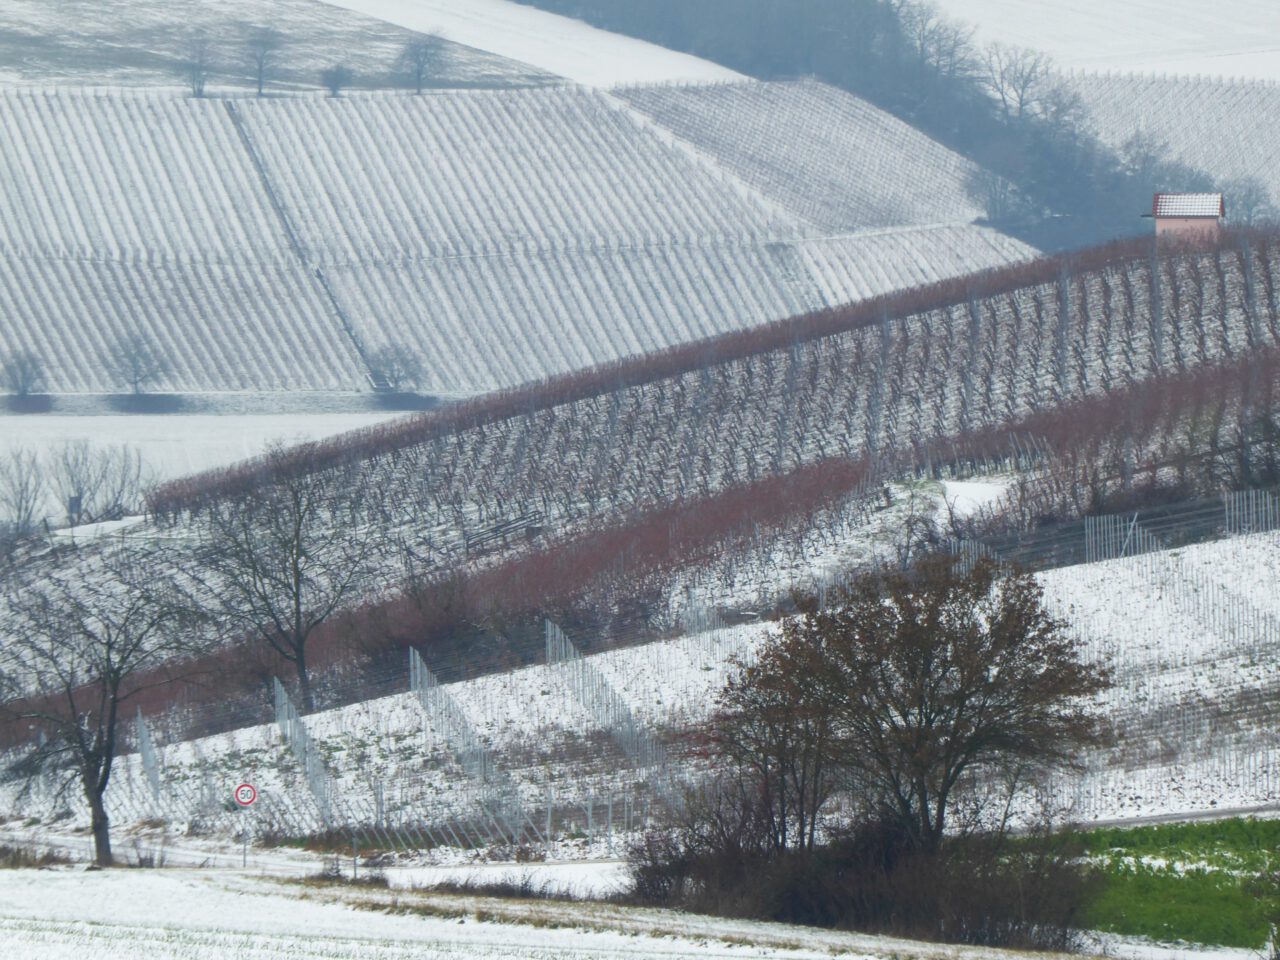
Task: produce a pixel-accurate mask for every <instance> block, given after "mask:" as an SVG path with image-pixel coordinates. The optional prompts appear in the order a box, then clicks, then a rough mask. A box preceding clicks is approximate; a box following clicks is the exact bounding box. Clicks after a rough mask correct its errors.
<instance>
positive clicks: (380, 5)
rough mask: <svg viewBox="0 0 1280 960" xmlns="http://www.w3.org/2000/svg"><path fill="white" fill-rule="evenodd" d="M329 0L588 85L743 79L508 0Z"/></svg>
mask: <svg viewBox="0 0 1280 960" xmlns="http://www.w3.org/2000/svg"><path fill="white" fill-rule="evenodd" d="M327 2H328V3H329V4H330V5H332V6H335V7H342V8H343V9H346V10H354V11H355V12H357V13H360V14H362V15H364V16H367V17H375V18H377V19H379V20H386V21H387V22H388V23H394V24H397V25H399V26H401V27H407V28H408V29H410V30H415V31H418V32H419V33H440V34H443V35H444V36H446V37H448V38H449V39H450V40H452V41H454V42H456V43H462V44H466V45H467V46H469V47H475V48H477V49H480V50H485V51H488V52H489V53H494V54H497V55H498V56H500V57H504V58H506V59H509V60H516V61H520V62H522V63H527V64H530V65H532V66H534V67H536V68H538V69H539V70H543V71H546V72H547V73H554V74H557V75H559V76H562V77H566V78H567V79H569V80H573V81H574V82H576V83H585V84H590V85H592V86H602V87H608V86H613V85H615V84H619V83H660V82H665V81H693V82H702V81H717V80H741V79H743V77H742V75H741V74H738V73H735V72H734V71H732V70H729V69H727V68H726V67H721V66H719V65H718V64H714V63H710V62H708V61H706V60H700V59H698V58H697V57H691V56H689V55H688V54H684V53H677V52H676V51H674V50H668V49H666V48H665V47H659V46H656V45H655V44H652V43H645V42H644V41H643V40H634V39H632V38H630V37H624V36H622V35H620V34H617V33H609V32H607V31H605V30H597V29H596V28H595V27H591V26H588V25H587V24H585V23H583V22H582V21H581V20H573V19H570V18H568V17H561V16H557V15H556V14H553V13H546V12H544V11H542V10H535V9H534V8H532V7H526V6H522V5H520V4H518V3H512V2H510V0H327Z"/></svg>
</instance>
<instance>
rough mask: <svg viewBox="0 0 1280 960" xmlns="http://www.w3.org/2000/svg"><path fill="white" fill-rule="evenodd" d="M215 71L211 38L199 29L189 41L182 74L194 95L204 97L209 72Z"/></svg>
mask: <svg viewBox="0 0 1280 960" xmlns="http://www.w3.org/2000/svg"><path fill="white" fill-rule="evenodd" d="M212 71H213V63H212V52H211V49H210V46H209V38H208V37H207V36H205V35H204V33H202V32H199V31H197V32H196V33H193V34H192V35H191V38H190V40H188V42H187V57H186V59H185V60H183V62H182V75H183V77H184V78H185V79H186V81H187V87H188V88H189V89H190V90H191V95H192V96H193V97H203V96H204V88H205V85H206V84H207V83H208V82H209V74H210V73H211V72H212Z"/></svg>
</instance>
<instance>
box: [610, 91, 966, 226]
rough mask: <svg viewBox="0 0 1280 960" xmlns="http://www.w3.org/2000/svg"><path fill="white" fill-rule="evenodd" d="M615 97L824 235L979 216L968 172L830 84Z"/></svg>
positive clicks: (955, 158)
mask: <svg viewBox="0 0 1280 960" xmlns="http://www.w3.org/2000/svg"><path fill="white" fill-rule="evenodd" d="M617 95H618V96H620V97H621V98H623V99H625V100H626V101H627V102H628V103H630V104H631V105H632V106H634V107H635V108H636V109H638V110H640V111H641V112H642V113H644V114H646V115H647V116H650V117H652V118H653V119H654V120H655V121H656V122H658V123H659V124H661V125H662V126H663V127H665V128H667V129H669V130H671V131H673V132H674V133H675V134H676V135H677V136H679V137H681V138H683V139H685V140H687V141H688V142H690V143H692V144H694V145H695V146H696V147H697V148H698V149H700V150H702V151H705V152H706V153H707V154H708V155H709V156H711V157H713V158H714V159H715V161H716V163H717V164H719V165H721V166H723V167H724V168H726V169H728V170H730V171H732V172H733V173H734V174H735V175H736V176H738V177H740V178H741V179H742V180H743V181H745V182H746V183H748V184H750V185H751V186H752V187H753V188H755V189H757V190H759V191H760V192H761V193H763V194H765V195H766V196H768V197H769V198H770V199H772V200H775V201H777V202H778V203H780V204H781V205H782V206H783V207H784V208H785V209H786V210H788V211H790V212H791V213H793V214H794V215H796V216H797V217H800V218H802V219H804V220H805V221H807V222H809V223H812V224H814V225H815V226H818V227H820V228H821V229H823V230H828V231H834V232H846V231H849V230H858V229H866V228H874V227H886V226H896V225H900V224H903V223H918V224H931V223H968V222H971V221H973V220H975V219H977V218H978V217H980V216H982V210H981V208H980V207H979V205H977V204H975V203H974V202H973V201H972V200H970V199H969V197H968V194H967V192H966V190H965V179H966V177H967V176H970V175H972V174H974V173H976V172H977V168H976V167H975V166H974V165H973V164H972V163H970V162H969V161H968V160H966V159H964V158H963V157H961V156H960V155H959V154H957V153H955V152H953V151H951V150H948V149H947V148H946V147H944V146H942V145H941V144H939V143H937V142H936V141H934V140H930V139H929V138H928V137H926V136H925V135H924V134H922V133H921V132H920V131H918V130H916V129H915V128H914V127H911V126H908V125H907V124H905V123H903V122H902V121H901V120H898V119H897V118H896V117H894V116H892V115H890V114H888V113H885V112H884V111H883V110H878V109H876V108H875V107H873V106H872V105H871V104H869V103H867V102H866V101H865V100H860V99H858V98H857V97H855V96H853V95H852V94H847V93H844V92H842V91H840V90H836V89H834V88H832V87H829V86H826V85H824V84H820V83H816V82H813V81H801V82H796V83H768V84H762V83H727V84H716V85H709V86H673V85H665V86H647V87H638V88H633V89H627V90H620V91H617Z"/></svg>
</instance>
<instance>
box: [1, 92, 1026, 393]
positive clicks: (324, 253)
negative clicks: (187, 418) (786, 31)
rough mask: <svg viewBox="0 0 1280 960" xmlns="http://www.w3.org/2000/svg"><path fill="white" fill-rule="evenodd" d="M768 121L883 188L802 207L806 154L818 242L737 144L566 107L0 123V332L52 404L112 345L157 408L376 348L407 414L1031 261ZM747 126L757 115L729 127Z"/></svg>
mask: <svg viewBox="0 0 1280 960" xmlns="http://www.w3.org/2000/svg"><path fill="white" fill-rule="evenodd" d="M697 89H698V90H699V91H701V93H698V92H689V93H685V94H684V96H685V97H693V98H695V99H696V98H697V97H699V96H701V95H703V94H705V95H706V96H707V97H710V98H712V99H713V100H715V99H717V98H718V96H719V94H718V93H717V90H718V88H716V87H703V88H697ZM779 96H780V97H781V98H782V102H787V101H788V100H789V99H794V98H796V97H801V98H802V99H803V100H804V104H798V105H797V108H798V107H799V106H801V105H804V106H806V107H808V106H813V105H815V104H818V103H828V104H830V105H831V108H832V110H835V111H837V113H839V111H845V112H846V113H847V112H848V111H850V110H853V111H854V112H855V113H857V114H858V115H859V116H861V117H862V120H863V121H864V123H863V126H862V127H860V128H859V129H861V130H862V133H861V137H862V138H864V139H866V140H867V141H868V142H869V143H872V144H874V148H873V149H874V151H878V154H877V155H880V154H882V155H883V157H888V158H896V159H891V160H890V162H883V161H882V160H877V162H876V163H875V164H870V161H869V160H867V156H868V155H869V154H870V153H871V152H872V151H867V153H866V154H865V155H864V156H863V160H862V161H860V164H861V166H860V167H859V172H858V175H857V176H844V177H841V178H837V179H835V180H833V181H830V182H824V181H816V182H815V181H813V180H812V178H811V176H810V174H811V172H812V171H813V170H814V169H815V168H816V167H817V165H818V164H819V163H820V158H821V156H822V155H823V153H824V151H825V152H826V153H829V154H830V162H831V165H832V166H840V165H847V164H848V162H849V160H848V157H847V156H846V153H847V150H846V146H847V144H846V145H845V146H842V145H841V143H838V142H835V141H831V140H830V139H822V138H821V137H817V136H816V135H815V136H814V141H815V143H816V144H817V145H818V146H816V147H815V148H814V149H813V150H811V151H810V152H809V153H808V154H807V155H806V156H805V157H803V158H801V159H797V160H796V161H795V166H794V167H793V168H790V172H791V173H792V174H794V177H795V179H797V180H798V181H801V182H803V183H805V184H806V185H805V186H804V187H803V190H802V192H803V193H804V195H805V197H806V203H808V204H809V205H810V208H812V205H813V204H814V203H815V202H816V201H817V200H818V199H819V198H820V195H821V194H822V193H824V192H825V193H826V194H827V195H828V196H829V199H830V203H831V205H832V208H833V209H838V210H840V211H841V216H840V218H839V219H840V221H841V223H842V224H843V226H842V229H841V231H840V232H838V233H837V235H835V236H832V235H831V229H830V225H823V226H821V227H820V226H819V225H818V224H815V222H813V219H818V218H813V219H809V218H808V217H807V216H805V215H801V214H799V213H793V212H789V211H788V209H787V204H786V203H785V202H779V201H778V200H777V199H775V197H774V194H778V195H779V197H780V198H781V187H780V181H779V180H777V179H775V180H773V181H771V182H770V183H768V184H762V185H760V186H758V187H757V186H756V185H754V184H749V183H747V182H744V179H743V178H741V177H740V176H739V171H740V169H742V167H743V164H742V163H740V162H739V159H738V158H739V157H740V156H742V155H744V154H747V155H749V154H750V153H751V152H752V151H753V150H754V149H755V148H754V147H753V146H752V144H753V143H755V142H756V141H761V140H763V138H764V136H765V135H764V132H763V131H764V129H765V127H766V126H767V124H765V123H764V121H760V122H757V123H754V124H752V125H749V126H746V127H744V128H743V130H742V132H741V136H740V139H739V141H738V144H737V146H736V147H734V146H733V144H732V143H730V142H728V139H727V138H726V137H725V135H724V133H722V134H721V141H722V142H721V150H720V154H719V155H718V156H717V155H708V154H705V153H703V152H700V151H699V150H697V149H694V148H693V147H691V146H690V145H689V144H687V143H685V142H684V141H681V140H679V139H678V138H677V137H676V136H675V135H674V134H673V133H672V132H671V131H667V130H664V129H662V128H660V127H659V126H657V125H656V124H655V123H653V122H652V121H650V120H647V119H644V118H643V117H641V116H640V115H639V114H637V113H636V112H635V111H634V110H633V109H632V108H630V107H628V106H626V105H623V104H621V103H619V102H618V101H617V100H615V99H613V98H612V97H609V96H607V95H604V94H600V93H597V92H595V91H592V90H590V89H587V88H583V87H559V88H552V89H539V90H508V91H485V92H479V91H472V92H458V91H454V92H450V93H438V94H434V95H429V96H422V97H412V96H398V95H368V96H354V97H347V98H343V99H341V100H333V99H320V98H306V97H302V98H278V99H263V100H258V99H252V98H250V99H244V100H220V101H215V100H195V99H189V98H179V97H175V96H172V95H143V94H134V95H105V94H68V93H57V94H49V93H9V94H3V95H0V121H3V123H4V125H5V127H6V128H11V129H14V130H17V131H20V132H21V136H18V137H11V138H5V139H4V141H3V142H2V143H0V163H3V164H4V166H5V167H6V168H7V169H10V170H14V171H19V172H20V173H21V175H20V176H15V177H12V178H8V179H6V180H4V181H3V182H0V203H3V206H4V208H5V210H6V211H7V212H8V213H7V215H6V217H5V218H4V220H3V223H0V330H2V331H3V332H4V336H5V341H6V344H9V345H12V347H19V348H26V349H28V350H31V351H33V352H35V353H36V354H37V355H39V356H40V357H42V358H43V360H44V362H45V364H46V365H47V368H48V384H47V389H48V390H49V392H52V393H106V392H111V391H113V390H118V389H120V386H121V385H120V384H119V383H118V382H113V380H112V378H111V377H110V375H109V373H108V369H107V364H106V363H105V362H104V357H105V356H106V355H107V354H108V353H109V351H110V349H111V346H112V343H113V342H114V341H115V340H116V339H117V338H119V337H121V336H124V335H128V334H139V335H142V336H143V337H145V338H147V339H148V340H150V341H151V342H153V343H154V344H155V345H156V346H157V348H158V349H159V350H160V352H161V353H162V354H163V355H164V357H165V358H166V359H167V360H168V366H169V370H168V372H167V374H166V376H165V377H163V378H162V379H161V380H160V381H158V382H156V383H154V384H151V385H150V386H151V389H155V390H161V391H178V392H209V391H219V390H233V391H244V390H251V391H271V390H276V391H285V390H359V389H361V388H362V387H365V388H367V386H368V384H369V380H370V368H369V366H368V363H367V360H368V356H369V353H370V351H372V350H375V349H377V348H379V347H382V346H383V345H385V344H388V343H403V344H406V345H408V346H410V347H413V348H415V349H417V350H418V351H419V352H420V353H421V354H422V356H423V359H424V361H425V364H426V376H425V379H424V382H423V383H422V384H421V389H422V390H424V391H425V392H429V393H441V394H470V393H476V392H483V391H488V390H493V389H497V388H502V387H508V386H512V385H515V384H518V383H523V382H526V381H529V380H534V379H538V378H541V377H546V376H550V375H553V374H557V373H564V372H567V371H571V370H574V369H578V368H581V367H584V366H590V365H593V364H599V363H603V362H608V361H611V360H615V359H618V358H621V357H624V356H628V355H631V354H637V353H642V352H646V351H651V350H660V349H662V348H664V347H669V346H672V345H675V344H679V343H683V342H687V341H688V340H690V339H696V338H700V337H705V336H709V335H713V334H717V333H723V332H726V331H731V330H739V329H743V328H746V327H751V326H754V325H757V324H762V323H766V322H768V321H772V320H778V319H781V318H783V317H787V316H790V315H794V314H799V313H805V312H808V311H812V310H816V309H821V308H823V307H827V306H833V305H836V304H839V303H843V302H847V301H849V300H854V299H862V298H865V297H870V296H874V295H876V294H880V293H885V292H888V291H892V290H897V289H902V288H906V287H910V286H914V285H917V284H921V283H928V282H931V281H934V280H939V279H943V278H946V277H950V276H954V275H956V274H963V273H968V272H973V271H977V270H982V269H987V268H990V267H995V266H1000V265H1003V264H1006V263H1009V262H1013V261H1016V260H1020V259H1024V258H1026V257H1028V256H1029V255H1030V254H1031V253H1032V251H1031V250H1030V249H1029V248H1027V247H1026V246H1025V245H1023V244H1020V243H1018V242H1016V241H1013V240H1010V239H1008V238H1006V237H1004V236H1002V235H1000V234H997V233H995V232H994V231H990V230H987V229H985V228H982V227H978V226H974V225H972V224H971V223H970V222H969V220H970V219H971V218H972V217H971V215H972V214H973V213H974V211H973V210H972V209H970V208H969V207H968V206H967V205H966V204H967V201H964V200H963V199H962V197H963V192H962V190H961V186H960V184H959V183H958V181H957V176H958V174H957V171H960V170H963V169H965V165H964V163H963V161H961V160H959V158H957V157H955V155H954V154H951V153H950V152H949V151H945V150H943V149H942V148H941V147H937V146H936V145H934V144H931V143H930V141H927V140H925V139H924V138H922V137H920V136H919V135H918V134H915V133H914V132H911V131H909V128H905V127H902V125H901V124H898V123H897V122H896V121H889V120H887V119H884V118H883V116H882V115H880V114H878V113H877V112H876V111H872V110H871V108H869V107H866V105H859V102H858V101H855V100H853V99H852V98H850V97H848V96H847V95H845V94H842V93H840V92H839V91H835V90H832V89H830V88H824V87H819V86H817V85H811V84H810V85H802V86H799V87H791V86H790V85H788V86H787V87H785V88H784V89H783V90H781V91H780V93H779ZM756 109H758V110H760V111H762V112H763V115H764V116H765V117H768V116H770V115H772V114H774V113H776V112H777V109H778V107H777V100H776V98H773V97H770V96H767V95H766V96H761V97H758V98H756V97H748V98H747V99H746V102H745V103H743V104H739V105H738V106H737V107H735V110H736V114H735V115H742V116H747V115H749V114H750V113H751V111H752V110H756ZM825 116H826V114H823V113H820V112H815V113H814V115H813V117H812V118H811V120H810V121H809V122H808V126H807V127H806V126H805V124H803V123H801V124H798V125H797V126H796V127H795V129H794V131H793V132H794V133H795V135H796V136H801V135H809V134H816V132H819V131H821V130H823V129H825V123H826V121H825V120H824V119H823V118H824V117H825ZM877 117H879V118H880V119H878V120H877V119H876V118H877ZM872 121H875V122H872ZM753 131H754V132H753ZM806 131H807V133H806ZM678 132H679V131H677V133H678ZM759 149H760V150H763V151H765V152H766V153H768V152H770V151H771V152H772V153H774V154H776V153H777V152H778V150H779V143H777V142H771V143H764V144H763V145H762V146H760V148H759ZM920 156H926V157H927V160H926V161H924V162H921V161H920V159H919V157H920ZM864 161H865V162H864ZM770 162H772V163H775V164H777V163H779V162H783V163H785V158H781V157H774V158H773V160H772V161H770ZM935 166H936V167H937V168H938V169H939V170H941V171H942V172H941V173H939V174H938V175H937V180H936V186H935V187H933V188H932V189H931V191H928V192H922V191H921V190H920V188H919V187H918V186H917V182H918V181H919V180H921V179H922V178H923V177H925V176H926V174H928V172H929V171H930V170H931V169H933V168H934V167H935ZM868 179H869V180H872V181H874V182H875V183H876V184H878V185H879V189H878V190H873V191H868V190H867V188H866V186H865V183H866V181H867V180H868ZM782 199H784V200H785V198H782ZM930 204H932V207H931V206H930ZM810 212H811V211H810ZM870 224H875V225H879V227H880V229H878V230H876V231H873V232H869V233H859V232H857V231H856V229H855V228H858V227H864V226H866V225H870ZM886 224H888V225H889V226H885V225H886ZM920 224H927V225H928V226H920ZM936 224H941V225H936Z"/></svg>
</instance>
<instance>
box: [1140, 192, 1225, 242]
mask: <svg viewBox="0 0 1280 960" xmlns="http://www.w3.org/2000/svg"><path fill="white" fill-rule="evenodd" d="M1151 215H1152V216H1153V217H1155V220H1156V236H1157V237H1168V238H1170V239H1174V238H1177V237H1189V236H1191V235H1193V234H1200V235H1201V236H1203V235H1204V234H1205V233H1217V232H1218V231H1219V230H1221V229H1222V220H1223V218H1224V217H1225V216H1226V215H1227V205H1226V201H1225V200H1223V198H1222V194H1220V193H1157V194H1156V195H1155V199H1154V201H1153V202H1152V206H1151Z"/></svg>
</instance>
